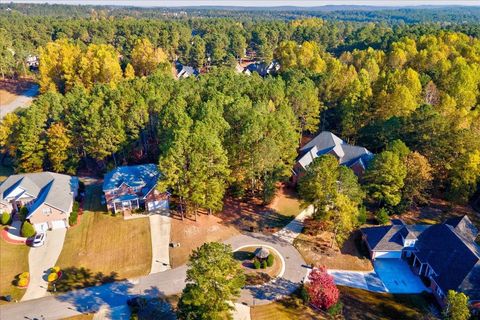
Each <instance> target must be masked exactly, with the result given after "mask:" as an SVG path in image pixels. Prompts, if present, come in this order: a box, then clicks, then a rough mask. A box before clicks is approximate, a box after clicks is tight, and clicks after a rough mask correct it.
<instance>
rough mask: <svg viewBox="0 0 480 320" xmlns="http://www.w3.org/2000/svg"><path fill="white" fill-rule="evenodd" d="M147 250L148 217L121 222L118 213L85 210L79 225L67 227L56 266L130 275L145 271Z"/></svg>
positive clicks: (147, 270) (149, 243) (149, 254)
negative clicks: (115, 215) (114, 214)
mask: <svg viewBox="0 0 480 320" xmlns="http://www.w3.org/2000/svg"><path fill="white" fill-rule="evenodd" d="M151 251H152V245H151V240H150V225H149V220H148V219H146V218H145V219H134V220H128V221H125V220H123V218H122V217H120V216H117V217H113V216H110V215H108V214H104V213H101V212H85V213H84V214H83V215H82V216H81V219H80V224H79V225H77V226H75V227H73V228H71V229H69V230H68V232H67V236H66V238H65V243H64V245H63V250H62V253H61V254H60V258H59V260H58V262H57V265H59V266H60V267H61V268H62V269H64V268H81V267H84V268H86V269H89V270H90V272H91V273H97V272H102V273H103V274H107V275H108V274H111V273H112V272H114V273H116V274H117V277H118V278H130V277H136V276H141V275H146V274H148V273H149V271H150V265H151V259H152V253H151Z"/></svg>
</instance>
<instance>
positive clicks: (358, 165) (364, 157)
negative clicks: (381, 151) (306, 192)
mask: <svg viewBox="0 0 480 320" xmlns="http://www.w3.org/2000/svg"><path fill="white" fill-rule="evenodd" d="M325 154H331V155H333V156H335V157H336V158H337V159H338V162H339V163H340V164H341V165H344V166H347V167H349V168H350V169H352V170H353V172H355V174H356V175H358V176H361V175H362V174H363V173H364V172H365V169H366V168H367V165H368V163H369V162H370V160H371V159H372V158H373V154H372V153H371V152H370V151H368V150H367V149H366V148H364V147H358V146H354V145H351V144H348V143H346V142H345V141H343V140H342V139H340V138H339V137H337V136H336V135H334V134H333V133H331V132H329V131H322V132H321V133H320V134H319V135H317V136H316V137H315V138H313V139H312V140H310V141H309V142H308V143H307V144H306V145H304V146H303V147H301V148H300V155H299V157H298V158H297V162H296V163H295V166H294V169H293V172H294V180H295V181H297V180H298V178H299V177H300V176H301V175H302V174H303V173H304V172H305V171H306V170H307V168H308V166H309V165H310V164H311V163H312V162H313V160H315V158H318V157H320V156H322V155H325Z"/></svg>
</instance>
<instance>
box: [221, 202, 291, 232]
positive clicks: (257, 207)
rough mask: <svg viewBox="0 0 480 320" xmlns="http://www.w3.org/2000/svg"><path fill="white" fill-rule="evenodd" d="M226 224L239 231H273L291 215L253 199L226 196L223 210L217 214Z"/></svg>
mask: <svg viewBox="0 0 480 320" xmlns="http://www.w3.org/2000/svg"><path fill="white" fill-rule="evenodd" d="M218 216H219V217H220V218H221V219H222V220H223V223H224V224H226V225H232V226H234V227H235V228H236V229H238V230H240V231H261V232H264V233H274V232H276V231H278V230H279V229H281V228H283V227H284V226H286V225H287V224H288V223H289V222H290V221H292V219H293V218H294V217H293V216H284V215H282V214H280V213H278V212H277V211H275V210H273V209H271V208H268V207H266V206H264V205H262V204H260V203H256V201H255V199H249V200H248V201H241V200H237V199H233V198H231V197H229V198H227V199H226V200H225V202H224V208H223V211H222V212H220V213H219V214H218Z"/></svg>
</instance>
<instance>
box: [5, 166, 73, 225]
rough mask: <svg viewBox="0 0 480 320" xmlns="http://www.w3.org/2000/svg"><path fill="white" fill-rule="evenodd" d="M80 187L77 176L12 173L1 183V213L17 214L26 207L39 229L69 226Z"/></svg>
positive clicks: (33, 222)
mask: <svg viewBox="0 0 480 320" xmlns="http://www.w3.org/2000/svg"><path fill="white" fill-rule="evenodd" d="M78 186H79V183H78V178H77V177H72V176H69V175H65V174H59V173H54V172H35V173H25V174H16V175H11V176H9V177H8V178H7V180H5V181H4V182H3V183H2V184H1V185H0V212H9V213H13V214H16V213H17V212H18V211H20V208H22V207H26V208H27V210H28V214H27V216H26V219H27V220H28V221H30V223H32V224H33V226H34V227H35V230H36V231H37V232H45V231H46V230H48V229H58V228H68V226H69V224H68V218H69V216H70V213H71V212H72V207H73V202H74V199H75V197H76V196H77V193H78Z"/></svg>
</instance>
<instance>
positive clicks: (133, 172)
mask: <svg viewBox="0 0 480 320" xmlns="http://www.w3.org/2000/svg"><path fill="white" fill-rule="evenodd" d="M159 176H160V172H159V171H158V168H157V166H156V165H155V164H153V163H149V164H142V165H137V166H122V167H117V168H115V169H113V170H112V171H110V172H108V173H107V174H106V175H105V179H104V181H103V191H104V192H105V191H108V190H115V189H117V188H120V186H121V185H122V184H126V185H128V186H130V187H132V188H136V187H142V189H141V193H142V194H143V195H146V194H148V193H149V192H150V190H151V189H153V188H154V187H155V186H156V184H157V181H158V178H159Z"/></svg>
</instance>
